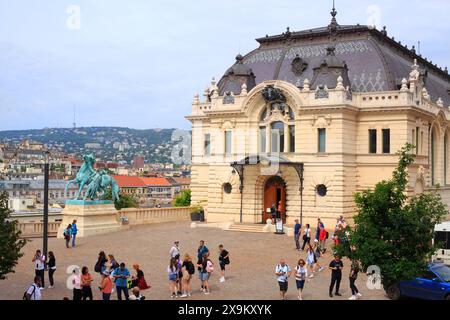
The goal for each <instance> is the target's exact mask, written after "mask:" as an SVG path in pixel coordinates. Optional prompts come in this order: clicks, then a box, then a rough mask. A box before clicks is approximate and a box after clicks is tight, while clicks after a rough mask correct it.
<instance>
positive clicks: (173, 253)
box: [169, 241, 180, 258]
mask: <svg viewBox="0 0 450 320" xmlns="http://www.w3.org/2000/svg"><path fill="white" fill-rule="evenodd" d="M179 245H180V241H175V242H174V243H173V246H172V248H170V251H169V254H170V258H175V257H176V256H179V255H180V248H179Z"/></svg>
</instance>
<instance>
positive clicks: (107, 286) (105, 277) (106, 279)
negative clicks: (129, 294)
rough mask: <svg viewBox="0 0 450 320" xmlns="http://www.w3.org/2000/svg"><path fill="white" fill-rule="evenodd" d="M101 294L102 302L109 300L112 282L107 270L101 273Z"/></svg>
mask: <svg viewBox="0 0 450 320" xmlns="http://www.w3.org/2000/svg"><path fill="white" fill-rule="evenodd" d="M99 289H100V291H101V292H102V300H110V299H111V293H112V289H113V281H112V279H111V277H110V273H109V271H108V270H105V271H103V272H102V282H101V285H100V287H99Z"/></svg>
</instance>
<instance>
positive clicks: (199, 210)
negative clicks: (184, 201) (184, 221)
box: [191, 201, 205, 222]
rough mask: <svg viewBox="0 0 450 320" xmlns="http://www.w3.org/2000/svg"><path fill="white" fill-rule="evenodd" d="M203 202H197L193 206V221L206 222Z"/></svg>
mask: <svg viewBox="0 0 450 320" xmlns="http://www.w3.org/2000/svg"><path fill="white" fill-rule="evenodd" d="M201 202H202V201H199V202H197V203H196V204H195V205H193V206H192V211H191V221H202V222H203V221H205V211H204V210H203V206H202V205H201Z"/></svg>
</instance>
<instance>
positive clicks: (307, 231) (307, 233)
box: [301, 223, 311, 251]
mask: <svg viewBox="0 0 450 320" xmlns="http://www.w3.org/2000/svg"><path fill="white" fill-rule="evenodd" d="M310 241H311V227H310V225H309V223H307V224H306V227H305V230H303V246H302V249H301V250H302V251H303V250H305V246H306V245H307V244H308V245H309V243H310Z"/></svg>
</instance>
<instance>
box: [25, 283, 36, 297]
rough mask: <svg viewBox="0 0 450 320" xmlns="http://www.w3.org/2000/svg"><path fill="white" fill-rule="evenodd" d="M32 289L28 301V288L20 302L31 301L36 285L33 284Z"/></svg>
mask: <svg viewBox="0 0 450 320" xmlns="http://www.w3.org/2000/svg"><path fill="white" fill-rule="evenodd" d="M32 287H33V291H32V292H31V294H30V299H28V297H27V292H28V289H30V288H28V289H27V290H26V291H25V292H24V293H23V297H22V300H31V297H32V296H33V295H34V292H35V291H36V285H35V284H33V285H32Z"/></svg>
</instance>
